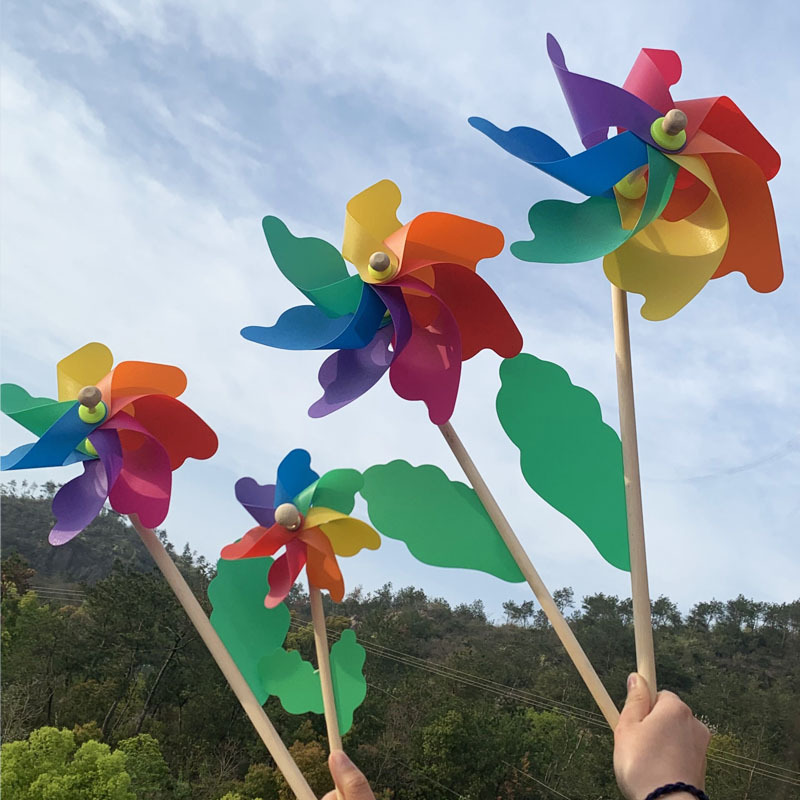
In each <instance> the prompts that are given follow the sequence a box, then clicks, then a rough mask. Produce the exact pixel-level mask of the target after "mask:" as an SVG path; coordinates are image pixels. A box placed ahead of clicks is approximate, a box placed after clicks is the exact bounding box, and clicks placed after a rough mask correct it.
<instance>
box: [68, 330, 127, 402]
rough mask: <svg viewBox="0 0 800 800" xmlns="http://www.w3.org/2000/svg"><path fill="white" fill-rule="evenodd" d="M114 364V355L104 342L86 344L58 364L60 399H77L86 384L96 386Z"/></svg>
mask: <svg viewBox="0 0 800 800" xmlns="http://www.w3.org/2000/svg"><path fill="white" fill-rule="evenodd" d="M113 366H114V356H113V355H111V351H110V350H109V349H108V348H107V347H106V346H105V345H104V344H100V343H99V342H90V343H89V344H85V345H84V346H83V347H81V348H80V349H79V350H76V351H75V352H74V353H71V354H70V355H68V356H67V357H66V358H62V359H61V361H59V362H58V364H57V365H56V375H57V377H58V399H59V400H75V399H76V398H77V396H78V392H79V391H80V390H81V389H82V388H83V387H84V386H96V385H97V384H98V383H99V382H100V381H101V380H102V379H103V378H105V376H106V375H108V373H109V372H111V368H112V367H113Z"/></svg>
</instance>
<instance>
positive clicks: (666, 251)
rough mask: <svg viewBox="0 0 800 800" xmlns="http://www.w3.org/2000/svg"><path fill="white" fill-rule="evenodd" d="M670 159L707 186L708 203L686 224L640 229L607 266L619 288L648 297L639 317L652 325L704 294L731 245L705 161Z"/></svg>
mask: <svg viewBox="0 0 800 800" xmlns="http://www.w3.org/2000/svg"><path fill="white" fill-rule="evenodd" d="M670 160H671V161H673V162H674V165H675V166H680V167H683V168H684V169H685V170H687V171H688V172H690V173H692V174H693V175H695V176H696V177H697V178H698V179H700V180H701V181H702V182H703V183H704V184H706V186H708V187H709V190H710V191H709V193H708V196H707V197H706V199H705V201H704V202H703V203H702V205H701V206H700V207H699V208H698V209H697V211H695V212H694V213H693V214H691V215H690V216H688V217H686V218H685V219H682V220H679V221H677V222H668V221H666V220H664V219H654V220H653V221H652V222H651V223H650V224H649V225H647V226H646V227H645V226H641V228H642V229H641V230H640V231H639V232H638V233H637V235H636V236H633V237H632V238H630V239H629V240H628V241H627V242H625V243H624V244H623V245H621V246H620V247H618V248H617V249H616V250H614V252H612V253H609V254H608V255H607V256H606V257H605V259H604V261H603V269H604V271H605V273H606V277H607V278H608V279H609V280H610V281H611V282H612V283H613V284H614V285H615V286H619V288H620V289H623V290H624V291H627V292H634V293H636V294H641V295H643V296H644V298H645V302H644V305H643V306H642V308H641V314H642V316H643V317H644V318H645V319H649V320H653V321H658V320H663V319H668V318H669V317H671V316H673V315H674V314H676V313H677V312H678V311H680V310H681V309H682V308H683V307H684V306H685V305H686V304H687V303H688V302H689V301H690V300H691V299H692V298H693V297H695V296H696V295H697V294H698V292H700V290H701V289H702V288H703V287H704V286H705V285H706V283H708V281H709V280H710V279H711V276H712V275H713V274H714V272H715V271H716V270H717V268H718V267H719V266H720V264H721V262H722V259H723V256H724V255H725V250H726V248H727V245H728V233H729V226H728V218H727V216H726V214H725V209H724V208H723V206H722V202H721V201H720V198H719V195H718V193H717V189H716V185H715V184H714V180H713V177H712V176H711V172H710V171H709V169H708V167H707V165H706V164H705V162H704V161H703V160H702V159H701V158H699V157H698V156H672V157H671V158H670ZM652 180H653V179H652V178H651V184H652Z"/></svg>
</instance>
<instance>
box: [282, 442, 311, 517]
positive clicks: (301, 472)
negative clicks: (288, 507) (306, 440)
mask: <svg viewBox="0 0 800 800" xmlns="http://www.w3.org/2000/svg"><path fill="white" fill-rule="evenodd" d="M318 479H319V475H317V473H316V472H314V470H313V469H311V454H310V453H309V452H308V450H301V449H300V448H298V449H296V450H292V451H291V452H290V453H289V454H288V455H286V457H285V458H284V459H283V461H281V463H280V464H279V465H278V479H277V481H276V486H275V507H276V508H277V507H278V506H279V505H281V504H282V503H291V502H292V501H293V500H294V498H295V497H297V495H299V494H300V492H302V491H303V489H305V488H306V487H307V486H310V485H311V484H312V483H314V482H315V481H317V480H318Z"/></svg>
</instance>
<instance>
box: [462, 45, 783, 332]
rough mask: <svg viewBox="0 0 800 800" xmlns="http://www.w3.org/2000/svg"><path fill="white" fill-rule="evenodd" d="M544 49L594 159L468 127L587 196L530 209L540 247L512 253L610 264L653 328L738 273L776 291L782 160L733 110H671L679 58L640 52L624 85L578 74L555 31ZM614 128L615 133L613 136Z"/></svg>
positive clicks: (546, 141)
mask: <svg viewBox="0 0 800 800" xmlns="http://www.w3.org/2000/svg"><path fill="white" fill-rule="evenodd" d="M547 50H548V54H549V56H550V60H551V62H552V65H553V68H554V69H555V72H556V76H557V77H558V80H559V83H560V84H561V89H562V91H563V92H564V96H565V97H566V100H567V104H568V105H569V108H570V111H571V113H572V117H573V119H574V121H575V125H576V127H577V129H578V133H579V134H580V137H581V140H582V142H583V144H584V146H585V147H586V148H588V149H587V150H585V151H584V152H582V153H579V154H578V155H575V156H570V155H569V154H568V153H567V151H566V150H564V148H563V147H561V145H559V144H558V143H557V142H556V141H554V140H553V139H551V138H550V137H549V136H547V135H546V134H544V133H542V132H540V131H538V130H534V129H533V128H525V127H519V128H512V129H511V130H509V131H504V130H501V129H500V128H497V127H496V126H494V125H493V124H492V123H490V122H488V121H487V120H485V119H482V118H480V117H472V118H470V123H471V124H472V125H473V126H474V127H475V128H477V129H478V130H480V131H482V132H483V133H485V134H486V135H487V136H489V137H490V138H491V139H492V140H494V141H495V142H496V143H497V144H499V145H500V146H501V147H503V148H504V149H505V150H507V151H508V152H509V153H511V154H512V155H515V156H517V157H518V158H520V159H522V160H523V161H526V162H527V163H529V164H532V165H533V166H535V167H537V168H539V169H540V170H542V171H543V172H546V173H548V174H549V175H552V176H553V177H555V178H558V179H559V180H561V181H563V182H564V183H566V184H567V185H568V186H571V187H572V188H573V189H577V190H578V191H579V192H582V193H583V194H586V195H589V196H590V197H589V199H588V200H586V201H585V202H583V203H580V204H574V203H567V202H564V201H560V200H547V201H544V202H541V203H537V204H536V205H534V206H533V208H531V210H530V214H529V220H530V225H531V228H532V229H533V232H534V234H535V238H534V239H533V240H532V241H529V242H516V243H514V244H512V246H511V252H512V253H514V255H516V256H517V258H520V259H522V260H525V261H540V262H550V263H567V262H576V261H588V260H590V259H593V258H599V257H601V256H604V257H605V258H604V264H603V266H604V269H605V273H606V276H607V277H608V279H609V280H610V281H611V282H612V283H613V284H615V285H616V286H618V287H619V288H620V289H623V290H625V291H630V292H635V293H637V294H642V295H644V297H645V303H644V305H643V306H642V312H641V313H642V316H644V317H645V318H647V319H651V320H661V319H666V318H667V317H670V316H672V315H673V314H675V313H676V312H677V311H679V310H680V309H681V308H683V306H685V305H686V304H687V303H688V302H689V301H690V300H691V299H692V298H693V297H694V296H695V295H696V294H697V293H698V292H699V291H700V290H701V289H702V288H703V287H704V286H705V284H706V283H707V282H708V281H709V280H710V279H711V278H720V277H722V276H723V275H727V274H728V273H730V272H733V271H740V272H742V273H744V275H745V277H746V279H747V282H748V283H749V285H750V286H751V287H752V288H753V289H754V290H756V291H758V292H770V291H773V290H774V289H777V288H778V286H779V285H780V283H781V281H782V278H783V268H782V264H781V256H780V248H779V244H778V234H777V228H776V224H775V215H774V211H773V208H772V201H771V198H770V193H769V188H768V186H767V181H768V180H770V179H771V178H773V177H774V176H775V174H776V173H777V172H778V169H779V167H780V157H779V156H778V154H777V152H775V150H774V149H773V148H772V147H771V145H770V144H769V142H767V141H766V139H764V137H763V136H761V134H760V133H759V132H758V131H757V130H756V128H755V127H754V126H753V124H752V123H751V122H750V121H749V120H748V119H747V117H746V116H745V115H744V114H743V113H742V112H741V111H740V110H739V108H738V107H737V106H736V105H735V104H734V103H733V101H732V100H730V98H728V97H712V98H704V99H698V100H686V101H677V102H676V101H673V99H672V95H671V93H670V87H671V86H672V85H673V84H675V83H676V82H677V81H678V79H679V78H680V75H681V62H680V58H679V57H678V55H677V53H674V52H673V51H671V50H648V49H645V50H642V51H641V53H640V54H639V57H638V58H637V60H636V62H635V64H634V66H633V69H632V70H631V72H630V75H629V76H628V78H627V80H626V81H625V83H624V85H623V86H622V87H619V86H614V85H613V84H610V83H606V82H605V81H601V80H597V79H596V78H590V77H586V76H584V75H578V74H576V73H574V72H570V71H569V69H567V65H566V62H565V60H564V55H563V53H562V51H561V48H560V47H559V45H558V42H556V40H555V39H554V38H553V37H552V36H550V35H549V34H548V37H547ZM612 126H616V128H617V130H618V134H617V135H615V136H612V137H611V138H608V130H609V128H610V127H612Z"/></svg>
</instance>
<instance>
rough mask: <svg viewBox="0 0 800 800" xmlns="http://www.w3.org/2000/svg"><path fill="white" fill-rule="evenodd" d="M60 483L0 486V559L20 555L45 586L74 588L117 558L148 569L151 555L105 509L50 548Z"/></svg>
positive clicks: (92, 578) (95, 577) (106, 572)
mask: <svg viewBox="0 0 800 800" xmlns="http://www.w3.org/2000/svg"><path fill="white" fill-rule="evenodd" d="M57 488H58V487H57V486H55V485H54V484H46V485H44V486H37V485H35V484H34V485H33V486H27V485H23V486H21V487H17V486H16V484H15V483H14V482H13V481H12V482H10V483H7V484H3V485H2V491H1V493H2V516H0V520H1V521H2V539H0V544H1V545H2V550H3V557H4V558H5V557H6V556H9V555H11V553H19V554H20V555H21V556H22V557H23V558H24V559H25V561H27V563H28V565H29V566H30V567H31V569H33V570H35V572H36V575H37V583H38V584H40V585H43V586H55V587H69V588H74V587H76V586H77V585H78V584H80V583H86V584H90V585H91V584H94V583H96V582H97V581H99V580H101V579H103V578H105V577H107V576H108V575H110V574H111V569H112V567H113V566H114V562H115V561H119V562H120V563H121V564H123V565H125V566H127V567H130V568H131V569H134V570H137V571H140V572H141V571H149V570H151V569H152V560H151V559H150V555H149V554H148V552H147V550H146V549H145V547H144V545H143V544H142V543H141V541H140V539H139V537H138V536H137V535H136V533H135V531H134V530H133V529H132V528H131V527H130V525H129V524H128V522H127V520H126V519H125V518H124V517H121V516H120V515H119V514H116V513H114V512H113V511H104V512H103V513H102V514H101V515H100V516H99V517H98V518H97V519H96V520H95V521H94V522H93V523H92V524H91V525H89V527H88V528H87V529H86V530H85V531H84V532H83V533H82V534H81V535H80V536H78V537H77V538H75V539H74V540H73V541H71V542H70V543H69V544H68V545H67V546H62V547H52V546H51V545H50V544H49V543H48V541H47V534H48V533H49V531H50V528H51V527H52V526H53V523H54V522H55V519H54V517H53V514H52V512H51V510H50V506H51V503H52V501H53V495H54V494H55V492H56V489H57Z"/></svg>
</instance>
